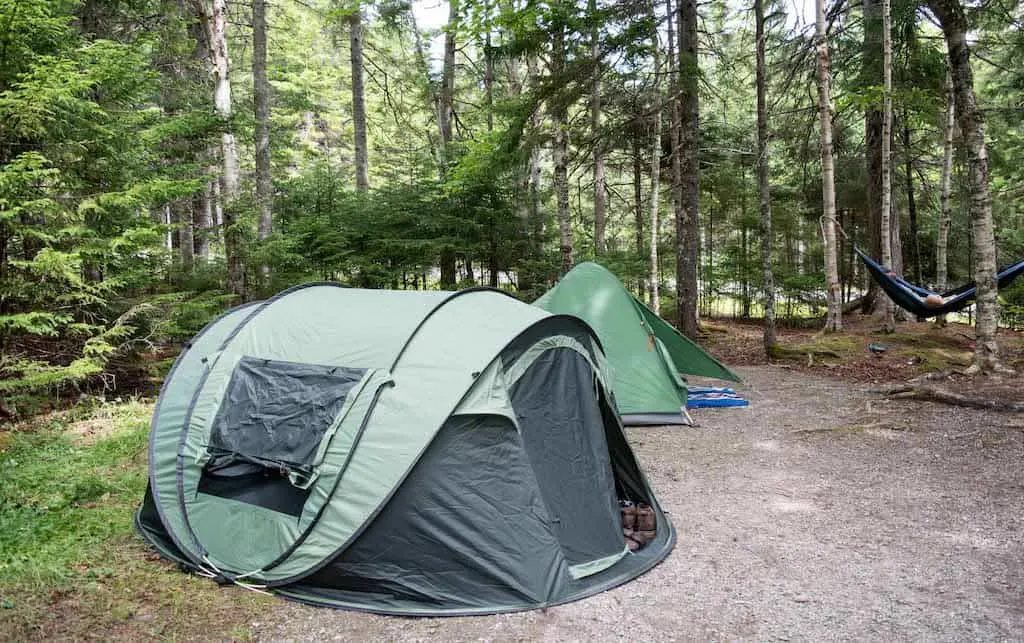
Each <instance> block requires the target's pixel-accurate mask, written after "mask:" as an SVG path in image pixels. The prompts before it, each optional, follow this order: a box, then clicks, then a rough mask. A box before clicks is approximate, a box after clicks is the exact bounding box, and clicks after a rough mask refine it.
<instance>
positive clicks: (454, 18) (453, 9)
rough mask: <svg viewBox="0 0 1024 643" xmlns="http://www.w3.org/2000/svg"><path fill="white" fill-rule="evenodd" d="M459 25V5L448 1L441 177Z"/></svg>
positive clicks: (447, 141) (449, 124)
mask: <svg viewBox="0 0 1024 643" xmlns="http://www.w3.org/2000/svg"><path fill="white" fill-rule="evenodd" d="M458 24H459V3H458V2H457V0H450V2H449V3H448V25H447V26H446V27H445V31H444V62H443V66H442V69H441V92H440V95H439V97H438V117H437V122H438V129H439V130H440V133H441V157H442V160H443V165H444V167H443V168H442V170H441V176H442V178H443V177H444V174H445V172H446V170H447V165H448V162H449V160H450V159H449V158H448V153H449V150H448V146H449V145H450V144H451V142H452V120H453V112H452V110H453V106H454V102H453V101H454V98H455V36H456V31H457V29H458Z"/></svg>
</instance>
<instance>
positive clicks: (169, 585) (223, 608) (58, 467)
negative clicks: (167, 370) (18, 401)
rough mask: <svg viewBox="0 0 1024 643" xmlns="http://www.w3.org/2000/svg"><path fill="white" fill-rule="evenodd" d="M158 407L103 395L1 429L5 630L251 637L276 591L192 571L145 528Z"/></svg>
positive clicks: (43, 635) (3, 635) (26, 635)
mask: <svg viewBox="0 0 1024 643" xmlns="http://www.w3.org/2000/svg"><path fill="white" fill-rule="evenodd" d="M151 412H152V407H151V406H150V405H147V404H142V403H139V402H130V403H126V404H101V405H99V406H97V407H95V408H93V409H91V410H90V411H88V412H87V413H86V414H85V417H80V414H79V413H75V412H72V413H68V414H61V415H55V416H51V417H49V418H45V419H41V420H39V421H37V422H34V423H33V424H32V425H30V426H25V427H22V428H21V429H20V430H12V431H6V432H0V436H2V437H3V439H2V441H0V479H2V480H3V483H2V484H0V639H3V640H22V639H51V638H62V639H81V638H102V639H138V638H153V637H169V638H178V637H189V636H201V637H203V638H210V637H212V638H218V634H221V636H219V638H244V636H239V633H240V632H242V631H243V630H244V628H245V623H248V622H250V617H251V616H252V615H253V613H254V612H255V611H256V610H257V609H258V608H259V606H260V605H261V604H263V605H265V603H266V600H268V599H266V598H265V597H262V596H259V595H256V594H253V593H250V592H244V591H242V590H237V589H235V590H224V589H220V588H218V587H217V586H216V585H214V584H213V583H211V582H209V581H206V580H204V579H199V578H195V577H191V576H188V575H186V574H182V573H181V572H179V571H177V569H176V568H175V567H174V566H172V565H170V564H167V563H164V562H162V561H158V560H157V557H156V556H155V554H153V553H152V551H151V550H150V549H149V547H148V546H147V545H145V543H143V542H142V540H141V539H140V538H139V537H138V536H137V535H135V533H134V530H133V528H132V516H133V513H134V511H135V509H136V507H137V506H138V503H139V501H140V500H141V498H142V494H143V492H144V491H145V487H146V446H147V433H148V422H149V416H150V413H151ZM83 427H84V428H83Z"/></svg>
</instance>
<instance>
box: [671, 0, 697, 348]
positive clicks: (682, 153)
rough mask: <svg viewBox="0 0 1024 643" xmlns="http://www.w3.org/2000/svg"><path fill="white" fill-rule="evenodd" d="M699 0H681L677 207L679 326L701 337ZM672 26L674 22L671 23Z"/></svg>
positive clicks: (678, 12)
mask: <svg viewBox="0 0 1024 643" xmlns="http://www.w3.org/2000/svg"><path fill="white" fill-rule="evenodd" d="M697 20H698V17H697V1H696V0H679V2H678V6H677V7H676V29H677V30H678V34H677V35H678V36H679V105H680V107H679V149H678V150H677V154H678V155H679V162H680V163H681V164H682V177H683V180H682V181H681V182H680V184H679V188H678V190H679V191H678V192H677V196H676V199H677V203H678V204H679V209H678V210H677V211H676V302H677V303H676V306H677V310H676V314H677V316H678V318H679V329H680V330H681V331H682V332H683V333H684V334H685V335H687V336H688V337H690V338H691V339H696V338H697V333H698V332H699V330H700V329H699V328H698V324H697V297H698V291H697V258H698V257H699V255H700V247H699V246H700V221H699V219H698V205H699V203H700V183H699V171H700V167H699V165H698V152H699V144H700V99H699V97H698V95H697V87H698V84H697V80H698V67H697ZM670 28H671V26H670Z"/></svg>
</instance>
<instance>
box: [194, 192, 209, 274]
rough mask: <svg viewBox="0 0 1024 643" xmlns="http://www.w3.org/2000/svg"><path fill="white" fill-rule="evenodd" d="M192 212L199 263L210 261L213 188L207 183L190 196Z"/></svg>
mask: <svg viewBox="0 0 1024 643" xmlns="http://www.w3.org/2000/svg"><path fill="white" fill-rule="evenodd" d="M192 212H194V213H195V215H194V216H195V222H194V223H195V231H196V234H195V247H196V256H197V257H199V261H200V262H202V263H206V262H207V261H209V260H210V233H211V230H212V228H213V187H212V186H211V185H210V184H209V183H207V184H205V185H204V186H203V189H202V190H200V191H199V192H196V193H195V194H194V195H192Z"/></svg>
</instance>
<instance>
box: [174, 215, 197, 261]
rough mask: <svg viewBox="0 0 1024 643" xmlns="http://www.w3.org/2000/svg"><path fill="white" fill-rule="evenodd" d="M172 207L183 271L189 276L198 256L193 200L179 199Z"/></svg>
mask: <svg viewBox="0 0 1024 643" xmlns="http://www.w3.org/2000/svg"><path fill="white" fill-rule="evenodd" d="M172 207H173V209H174V211H175V214H176V218H177V224H178V256H179V257H180V258H181V271H182V273H183V274H185V275H188V274H191V273H192V267H193V266H194V265H195V256H196V248H195V234H194V228H193V225H194V224H193V220H194V216H193V210H192V199H189V198H184V199H178V200H177V201H175V203H174V205H173V206H172Z"/></svg>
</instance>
